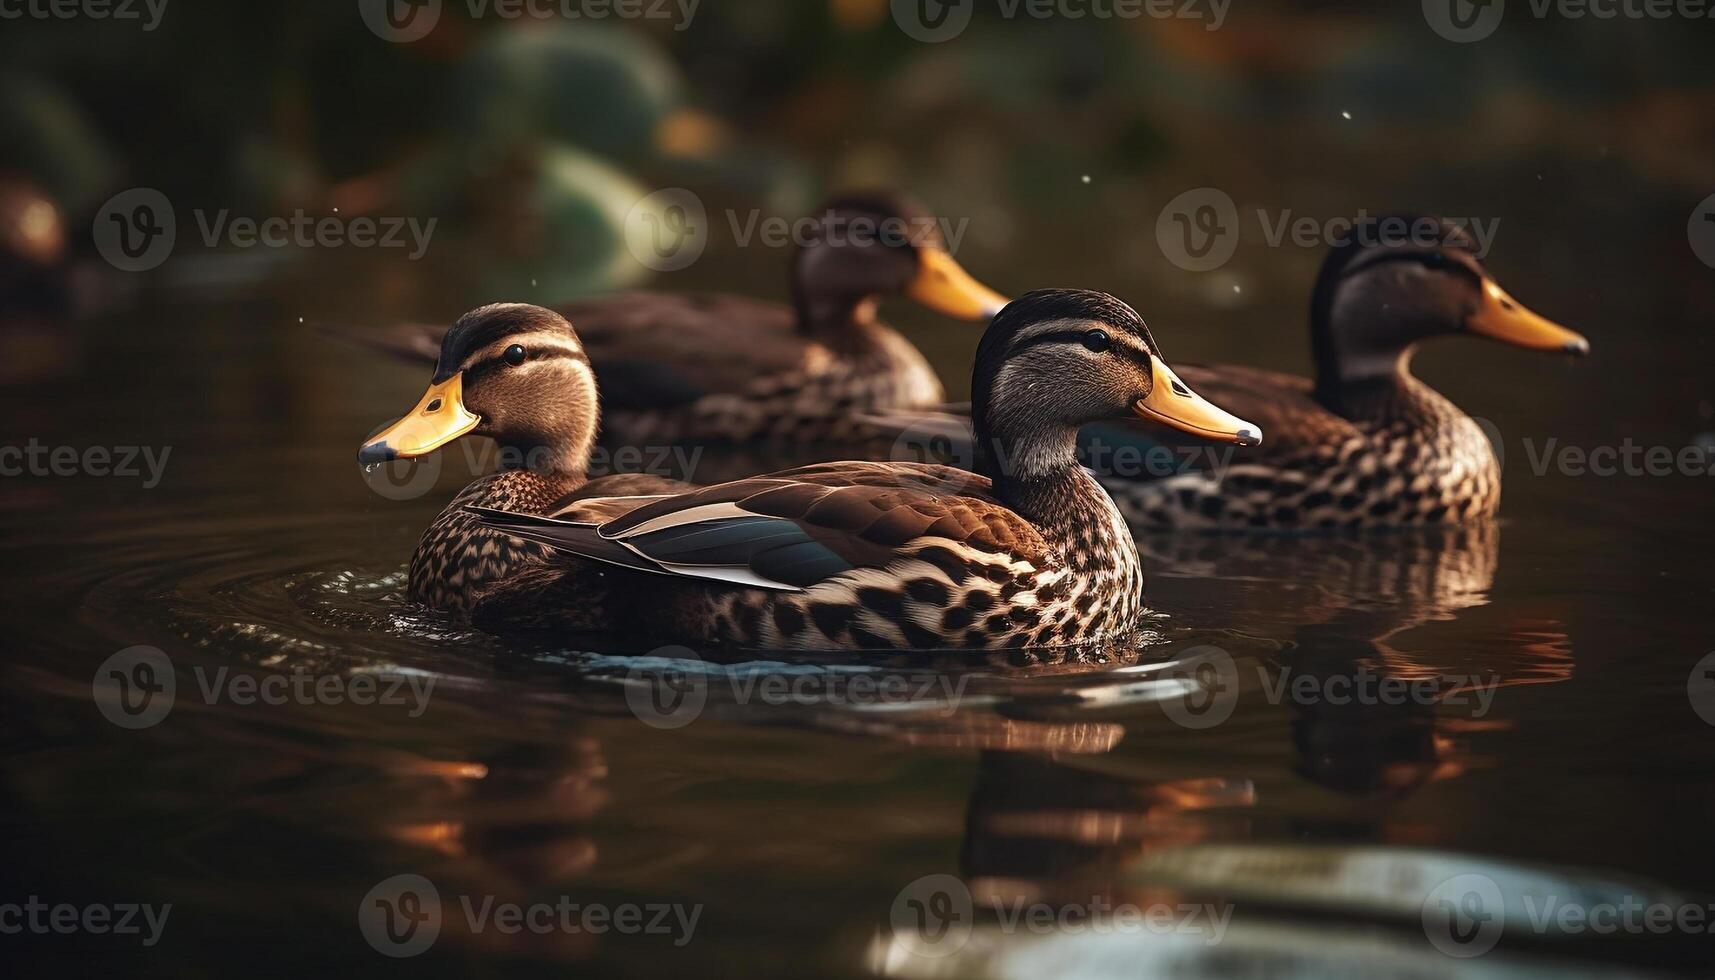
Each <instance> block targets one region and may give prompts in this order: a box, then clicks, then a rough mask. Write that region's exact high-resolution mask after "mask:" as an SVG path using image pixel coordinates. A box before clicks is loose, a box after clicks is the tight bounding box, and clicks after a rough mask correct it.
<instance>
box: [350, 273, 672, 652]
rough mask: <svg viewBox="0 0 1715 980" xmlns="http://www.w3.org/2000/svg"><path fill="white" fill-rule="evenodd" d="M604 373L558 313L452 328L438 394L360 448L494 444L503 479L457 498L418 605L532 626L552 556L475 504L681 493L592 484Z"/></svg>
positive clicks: (406, 451)
mask: <svg viewBox="0 0 1715 980" xmlns="http://www.w3.org/2000/svg"><path fill="white" fill-rule="evenodd" d="M598 406H599V401H598V396H597V390H596V383H595V374H594V372H593V371H591V370H590V363H589V357H588V355H587V354H585V352H584V348H583V345H582V343H580V342H579V339H578V335H577V333H576V332H575V331H574V330H573V329H572V326H571V324H570V323H568V322H567V321H566V319H565V317H562V316H560V315H559V314H558V313H555V312H553V311H552V310H547V309H543V308H542V307H539V306H527V305H524V304H521V303H501V304H495V305H492V306H484V307H482V308H480V309H477V310H472V311H471V312H469V313H466V314H465V315H464V316H462V317H460V318H459V319H458V321H457V322H456V323H454V324H453V325H452V328H451V329H449V330H447V331H446V335H445V337H444V338H443V339H442V341H441V347H440V356H439V357H438V358H437V360H436V364H435V373H434V376H433V378H432V379H431V381H430V384H429V390H428V391H427V392H426V393H424V395H423V397H422V398H421V399H419V400H418V402H417V405H416V407H415V408H413V409H412V410H411V412H410V413H409V414H407V415H406V416H405V417H404V418H401V419H399V420H398V421H396V422H394V423H393V424H391V425H389V426H387V427H385V428H384V429H382V430H381V431H380V432H378V433H376V434H375V435H374V436H372V437H371V438H370V439H369V440H368V441H367V442H365V443H364V444H363V446H362V448H360V449H359V450H358V454H357V455H358V460H359V461H360V462H362V463H364V464H365V465H371V464H378V463H383V462H387V461H389V460H395V459H411V458H415V457H418V456H424V455H427V454H429V453H431V452H434V451H435V450H437V449H439V448H440V447H442V446H445V445H447V444H448V443H450V442H452V441H453V440H455V439H458V438H460V437H461V436H464V435H467V434H475V435H483V436H490V437H492V438H493V439H494V440H495V442H496V443H497V444H498V445H499V448H500V453H499V458H500V464H501V471H500V472H498V473H495V474H492V475H490V476H485V477H482V478H480V479H478V480H476V481H475V482H473V483H471V484H470V485H469V486H467V487H465V489H464V490H463V491H462V492H460V493H459V495H458V496H457V497H455V498H454V499H453V501H452V503H450V504H448V505H447V507H446V509H444V510H443V511H441V514H440V516H439V517H437V518H435V520H434V522H433V523H432V524H430V525H429V529H428V530H427V531H425V532H424V533H423V537H422V540H421V541H419V542H418V544H417V550H416V552H415V553H414V554H413V555H412V558H411V571H410V577H409V585H408V596H409V598H410V599H411V600H412V601H413V602H418V603H422V604H423V605H426V606H430V607H432V608H435V609H438V610H441V611H443V612H447V613H451V614H453V615H455V616H458V617H461V618H466V619H472V620H476V619H478V618H479V617H483V618H486V619H489V620H493V619H496V618H501V619H504V621H506V622H508V623H511V624H513V625H515V626H520V627H525V626H529V625H531V624H532V622H533V619H532V617H534V616H535V615H536V612H535V610H536V609H537V607H538V606H539V605H540V603H541V602H542V601H543V600H544V598H545V597H546V596H548V595H549V594H550V593H551V591H552V589H553V587H554V585H555V583H556V581H557V580H558V578H559V573H558V570H557V569H556V568H555V567H554V566H553V565H551V564H549V562H548V558H549V550H548V549H547V548H545V547H543V546H541V545H539V544H535V543H532V542H529V541H524V540H520V539H518V538H515V537H511V536H509V535H507V534H504V533H501V532H498V531H495V530H493V529H491V528H488V527H485V526H483V524H482V523H481V522H480V521H478V520H477V519H476V516H475V515H474V514H472V513H471V511H470V510H469V508H470V507H477V506H481V507H497V508H505V509H507V510H513V511H518V512H520V513H526V514H530V513H549V512H551V511H552V510H553V509H555V508H557V507H559V506H562V505H563V504H564V503H565V502H566V501H567V500H569V499H575V498H576V497H577V496H579V495H580V493H590V494H638V493H660V492H679V491H683V490H686V489H689V488H690V484H686V483H680V482H678V481H675V480H667V479H663V478H660V477H653V476H645V475H641V474H625V475H619V476H607V477H601V478H599V479H596V480H590V479H588V478H587V476H586V474H587V471H588V467H589V456H590V448H591V446H593V445H594V444H595V433H596V427H597V425H599V423H600V411H599V407H598Z"/></svg>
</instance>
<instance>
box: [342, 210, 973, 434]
mask: <svg viewBox="0 0 1715 980" xmlns="http://www.w3.org/2000/svg"><path fill="white" fill-rule="evenodd" d="M800 227H802V228H803V229H804V232H803V234H802V235H801V237H800V242H799V245H798V248H797V249H796V251H795V252H794V254H793V256H792V259H791V269H790V285H791V302H790V304H782V303H776V302H770V301H766V300H759V299H753V298H749V297H743V296H734V295H730V294H675V293H661V292H649V291H639V290H630V291H622V292H618V293H613V294H608V295H604V296H597V297H591V298H588V299H581V300H577V301H574V302H569V303H564V304H559V305H557V306H556V307H555V309H556V311H557V312H559V313H560V314H561V315H563V316H565V317H566V318H568V319H569V320H570V321H571V322H573V323H575V324H577V329H578V333H579V335H580V336H581V337H582V338H583V342H584V344H585V349H586V350H587V352H588V355H589V358H590V361H591V363H592V364H593V365H594V367H595V372H596V375H597V377H599V378H600V379H601V382H602V392H603V397H604V399H605V403H604V409H605V414H604V419H603V424H602V430H601V433H600V436H599V438H600V445H601V446H602V447H603V448H604V449H607V450H609V451H615V450H618V449H620V448H623V447H645V446H678V445H687V444H697V445H716V446H720V445H735V444H744V445H773V446H782V447H793V446H802V445H805V444H812V443H824V444H840V443H855V442H859V441H861V440H864V439H866V438H870V437H871V436H872V435H873V431H872V430H871V429H870V428H869V427H867V426H866V425H864V424H863V423H862V421H861V417H862V416H864V415H866V414H869V413H876V412H888V411H893V410H904V409H910V408H915V407H921V406H928V405H934V404H937V403H939V402H942V401H943V400H945V397H946V395H945V392H944V390H943V389H942V387H941V381H940V378H939V377H938V376H937V375H936V373H935V371H934V369H933V368H931V367H930V365H929V362H928V361H927V360H926V359H925V358H924V357H923V355H922V354H921V353H920V352H919V351H918V350H917V348H916V347H914V346H913V345H912V344H911V342H910V341H908V340H907V339H906V338H905V337H904V336H903V335H901V334H900V333H899V332H898V331H896V330H894V329H893V328H891V327H889V326H887V325H886V324H885V323H883V322H881V320H880V319H878V317H877V315H876V312H877V306H878V305H879V301H880V299H881V298H882V297H884V296H891V295H905V296H908V297H910V298H911V299H913V300H915V301H916V302H918V303H920V304H922V305H924V306H926V307H928V308H929V309H931V310H933V311H935V312H937V313H940V314H942V315H944V316H948V317H952V318H955V319H959V320H967V321H986V320H987V319H988V318H990V317H992V316H993V315H994V314H995V312H996V311H998V310H999V309H1000V307H1002V306H1004V305H1005V303H1006V297H1005V296H1004V295H1002V294H1000V293H998V292H996V291H994V290H992V289H990V288H989V287H987V286H985V285H983V284H982V283H981V282H979V281H977V280H976V279H975V278H974V277H973V276H972V275H971V274H970V273H968V272H966V271H965V269H964V268H963V267H962V266H960V265H959V263H958V261H957V260H955V259H954V258H953V256H952V254H951V253H950V252H949V251H948V248H947V245H946V243H945V240H944V237H943V236H942V235H941V234H940V231H939V228H938V224H937V222H936V221H935V220H934V219H933V218H931V217H929V216H928V215H927V214H926V213H925V212H924V211H923V209H922V208H921V207H919V206H918V205H917V204H916V203H915V202H912V201H910V200H908V199H906V198H905V197H903V196H901V195H897V194H894V193H891V192H887V191H860V192H854V193H848V194H843V195H839V196H836V197H834V198H832V199H830V200H828V201H827V202H826V203H824V204H823V206H822V208H821V209H820V211H818V212H817V213H816V215H815V217H814V218H813V219H811V220H808V221H806V222H804V223H803V224H802V225H801V226H800ZM878 230H879V231H878ZM438 336H439V332H438V330H437V329H436V328H433V327H423V326H416V325H406V326H404V327H402V328H400V329H399V330H396V331H395V332H393V333H392V334H391V335H388V336H384V337H375V338H369V339H368V341H367V342H369V343H371V344H372V345H374V346H381V347H384V348H386V349H388V350H390V351H392V352H394V353H402V354H406V355H407V356H411V357H415V358H417V359H419V360H424V359H428V358H430V357H433V356H438V353H439V347H438V344H437V343H436V338H438Z"/></svg>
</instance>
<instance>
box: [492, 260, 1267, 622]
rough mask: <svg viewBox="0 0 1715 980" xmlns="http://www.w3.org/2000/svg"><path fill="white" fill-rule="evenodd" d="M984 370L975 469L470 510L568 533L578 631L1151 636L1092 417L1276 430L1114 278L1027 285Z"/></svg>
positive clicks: (548, 538) (509, 529)
mask: <svg viewBox="0 0 1715 980" xmlns="http://www.w3.org/2000/svg"><path fill="white" fill-rule="evenodd" d="M971 384H972V391H973V392H974V393H975V397H974V401H973V403H972V418H973V419H974V422H975V428H976V434H977V444H978V446H980V447H981V448H982V450H983V451H982V452H981V453H980V454H979V458H978V461H977V465H976V466H975V468H974V471H967V470H962V469H959V468H956V467H950V466H942V465H938V464H934V463H917V462H907V461H864V460H845V461H835V462H825V463H817V464H813V465H809V466H802V467H797V468H793V469H786V470H781V471H778V472H773V473H768V474H764V475H759V476H753V477H748V478H745V479H741V480H736V481H731V482H726V483H720V484H715V485H712V486H707V487H703V488H700V489H696V490H691V491H687V492H683V493H670V494H665V495H662V494H642V495H635V496H630V497H619V498H613V497H609V498H596V497H584V498H583V499H580V500H577V501H574V502H571V503H569V504H568V505H566V506H563V507H560V508H559V509H557V510H556V511H554V512H553V513H551V514H548V515H541V514H538V513H532V512H530V511H529V510H528V509H508V508H503V507H492V506H475V507H471V508H470V510H472V512H473V514H474V515H475V516H476V517H477V518H478V519H480V520H481V521H482V523H483V524H484V525H486V526H487V527H489V528H491V529H493V530H494V531H496V532H498V533H502V534H507V535H512V536H514V537H517V538H520V539H523V540H526V541H530V542H534V543H537V544H541V545H546V546H547V547H549V548H551V549H552V550H553V551H554V552H555V553H556V555H557V557H558V559H559V561H560V563H561V567H563V568H564V570H565V572H564V577H563V578H562V580H561V581H562V582H564V583H567V587H566V588H565V589H563V590H562V591H561V593H560V594H562V595H565V596H567V598H568V601H569V603H570V605H569V606H568V607H567V608H565V609H564V614H565V616H564V620H563V625H564V627H565V628H567V629H580V630H587V631H594V632H604V633H610V634H621V635H625V636H629V637H634V638H636V639H638V640H640V641H646V642H651V643H657V644H660V643H687V644H697V645H709V644H712V645H715V646H718V647H745V648H766V649H771V650H815V651H847V650H875V649H889V650H924V649H960V650H971V649H980V650H992V649H1004V648H1017V647H1064V646H1069V645H1077V644H1090V643H1105V642H1110V641H1119V640H1121V639H1122V638H1124V637H1128V636H1130V635H1132V634H1133V633H1134V632H1135V631H1136V629H1137V628H1138V625H1139V620H1140V618H1141V617H1142V616H1143V615H1144V611H1145V607H1144V602H1143V586H1144V576H1143V567H1142V564H1141V562H1140V560H1139V558H1138V551H1137V547H1136V544H1135V543H1134V542H1133V540H1132V536H1131V534H1130V532H1129V531H1128V530H1127V528H1126V526H1125V522H1124V521H1123V520H1122V519H1121V517H1120V514H1119V512H1118V511H1117V510H1116V509H1115V508H1114V505H1113V502H1112V501H1111V500H1110V499H1109V498H1108V495H1107V494H1106V493H1104V492H1103V491H1102V488H1101V486H1100V485H1099V484H1097V483H1096V481H1095V480H1094V479H1093V478H1092V477H1091V476H1090V474H1089V473H1088V472H1086V470H1085V469H1084V468H1083V467H1081V466H1080V465H1079V463H1078V459H1077V441H1076V437H1077V433H1078V430H1079V428H1080V427H1081V426H1083V425H1085V424H1087V423H1090V422H1094V421H1096V420H1099V419H1106V418H1119V417H1141V418H1146V419H1149V420H1151V421H1152V422H1153V423H1155V424H1160V425H1166V426H1170V427H1174V428H1177V429H1180V430H1183V431H1187V432H1197V433H1200V434H1202V435H1205V436H1208V437H1211V438H1220V439H1226V440H1228V441H1231V442H1233V443H1237V444H1241V445H1254V444H1256V443H1258V442H1259V441H1260V440H1261V438H1262V433H1261V430H1260V429H1259V428H1258V427H1257V426H1256V425H1254V424H1252V423H1249V422H1246V421H1244V420H1242V419H1240V418H1238V417H1237V416H1234V415H1232V414H1231V413H1229V412H1227V411H1225V410H1223V409H1221V408H1219V407H1217V406H1216V405H1214V404H1212V403H1210V402H1208V401H1206V400H1205V399H1203V398H1201V397H1200V396H1198V395H1197V394H1196V393H1195V392H1194V391H1192V389H1191V388H1190V387H1189V386H1187V385H1186V384H1185V383H1184V382H1183V381H1182V380H1180V379H1179V378H1178V376H1177V375H1176V374H1175V373H1174V371H1173V369H1172V368H1170V367H1169V366H1168V364H1167V362H1166V361H1164V360H1163V359H1162V356H1161V351H1160V348H1159V347H1158V346H1157V345H1156V342H1155V340H1154V338H1153V337H1152V336H1151V334H1150V331H1149V328H1148V327H1147V326H1146V325H1145V324H1144V321H1143V319H1142V318H1141V317H1140V316H1139V315H1138V314H1137V312H1136V311H1135V310H1134V309H1132V307H1130V306H1128V305H1127V304H1125V303H1124V302H1123V301H1121V300H1119V299H1116V298H1115V297H1113V296H1110V295H1108V294H1106V293H1099V292H1091V291H1087V290H1075V289H1046V290H1036V291H1033V292H1030V293H1027V294H1025V295H1023V296H1021V297H1020V298H1018V299H1017V300H1015V301H1013V302H1012V303H1010V304H1008V305H1007V306H1006V307H1005V308H1004V309H1002V310H1001V311H1000V312H999V314H998V315H997V316H996V317H995V318H994V319H993V320H992V322H991V323H990V324H989V326H988V328H987V329H986V330H985V332H984V334H983V336H982V339H981V340H980V341H979V343H978V347H977V353H976V361H975V364H974V366H973V369H972V382H971ZM574 583H575V584H574Z"/></svg>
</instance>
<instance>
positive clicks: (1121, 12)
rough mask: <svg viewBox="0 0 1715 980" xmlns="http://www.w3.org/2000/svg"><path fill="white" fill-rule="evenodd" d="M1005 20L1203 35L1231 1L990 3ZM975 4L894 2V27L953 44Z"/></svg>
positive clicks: (964, 0) (962, 0)
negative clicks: (1189, 29) (1196, 28)
mask: <svg viewBox="0 0 1715 980" xmlns="http://www.w3.org/2000/svg"><path fill="white" fill-rule="evenodd" d="M992 2H993V3H994V6H995V9H996V10H997V12H998V13H999V14H1000V16H1001V17H1002V18H1003V19H1005V20H1014V19H1017V18H1019V17H1028V18H1030V19H1032V20H1142V19H1143V18H1145V17H1148V18H1150V19H1152V20H1169V19H1177V20H1201V21H1207V23H1206V24H1205V25H1204V28H1203V29H1204V30H1208V31H1218V30H1220V29H1221V25H1222V24H1225V23H1226V22H1227V9H1228V8H1229V7H1231V6H1232V0H992ZM975 6H976V2H975V0H892V3H891V4H890V7H891V9H892V11H893V22H894V23H895V24H897V25H899V29H900V30H902V31H904V32H905V34H906V36H907V37H910V38H911V39H913V40H916V41H922V42H923V43H925V44H939V43H941V42H942V41H951V40H952V39H953V38H956V37H958V36H959V35H960V34H963V33H964V32H965V28H967V27H969V26H970V23H971V13H972V11H973V9H974V8H975Z"/></svg>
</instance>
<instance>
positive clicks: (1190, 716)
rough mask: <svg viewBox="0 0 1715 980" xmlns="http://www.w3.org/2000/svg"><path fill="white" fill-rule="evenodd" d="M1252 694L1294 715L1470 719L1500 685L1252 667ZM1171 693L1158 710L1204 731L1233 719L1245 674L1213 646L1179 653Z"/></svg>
mask: <svg viewBox="0 0 1715 980" xmlns="http://www.w3.org/2000/svg"><path fill="white" fill-rule="evenodd" d="M1253 669H1254V671H1255V677H1256V684H1255V688H1256V689H1257V690H1260V691H1261V692H1262V694H1263V696H1264V698H1266V699H1267V701H1268V703H1270V704H1275V705H1291V706H1295V707H1299V708H1311V707H1318V706H1324V705H1325V706H1329V707H1334V708H1340V707H1345V706H1348V705H1361V706H1382V707H1405V706H1409V705H1418V706H1423V707H1431V706H1444V707H1448V708H1461V709H1463V708H1469V709H1470V717H1472V718H1481V717H1483V716H1485V715H1487V714H1488V713H1489V711H1490V709H1491V708H1492V707H1493V705H1494V700H1495V692H1496V691H1497V690H1498V689H1499V688H1500V686H1501V677H1500V675H1498V674H1443V675H1437V676H1428V677H1400V676H1396V675H1393V674H1387V673H1383V672H1381V671H1376V670H1371V669H1369V668H1368V667H1365V666H1362V665H1359V666H1356V667H1355V668H1354V669H1352V670H1350V671H1302V670H1294V669H1293V668H1292V667H1290V666H1288V667H1279V668H1275V667H1270V666H1268V665H1266V664H1260V663H1259V664H1255V665H1253ZM1161 677H1162V679H1163V680H1164V681H1171V682H1174V683H1175V684H1177V689H1176V690H1174V691H1172V692H1171V693H1170V695H1169V696H1168V697H1164V698H1163V699H1162V700H1161V702H1160V703H1161V709H1162V712H1163V713H1165V714H1166V715H1167V716H1168V717H1169V718H1170V719H1172V720H1173V721H1174V722H1175V723H1177V724H1179V725H1180V726H1182V727H1185V728H1191V729H1199V730H1200V729H1206V728H1214V727H1215V726H1217V725H1220V724H1223V723H1224V722H1226V721H1227V719H1229V718H1231V717H1232V715H1233V710H1234V709H1235V708H1236V707H1237V705H1238V701H1239V693H1240V691H1241V689H1245V688H1247V687H1250V686H1251V685H1247V684H1245V683H1244V679H1245V675H1244V672H1243V671H1241V669H1240V668H1239V665H1238V661H1236V660H1235V659H1233V656H1232V655H1231V654H1229V653H1228V652H1227V651H1225V650H1223V649H1221V648H1220V647H1217V646H1212V645H1205V646H1199V647H1194V648H1192V649H1189V650H1186V651H1185V652H1184V653H1183V654H1182V655H1181V656H1180V657H1179V658H1178V659H1177V660H1176V661H1174V662H1173V663H1172V664H1170V665H1168V667H1167V668H1166V669H1165V670H1164V671H1163V672H1162V674H1161Z"/></svg>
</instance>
